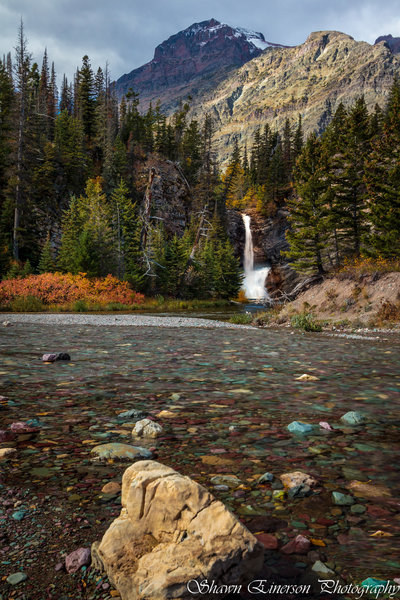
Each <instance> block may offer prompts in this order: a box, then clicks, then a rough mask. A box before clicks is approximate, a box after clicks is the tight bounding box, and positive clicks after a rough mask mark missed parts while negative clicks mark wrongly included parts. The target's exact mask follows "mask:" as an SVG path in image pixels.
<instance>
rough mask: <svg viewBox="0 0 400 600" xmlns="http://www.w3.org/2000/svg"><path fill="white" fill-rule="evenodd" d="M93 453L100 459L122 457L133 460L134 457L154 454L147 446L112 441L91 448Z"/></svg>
mask: <svg viewBox="0 0 400 600" xmlns="http://www.w3.org/2000/svg"><path fill="white" fill-rule="evenodd" d="M91 453H92V454H95V455H97V457H98V458H99V459H100V460H104V459H109V458H120V459H124V460H128V459H129V460H132V459H134V458H136V459H139V458H144V459H150V458H151V457H152V456H153V454H152V452H150V450H147V448H142V447H140V446H129V444H120V443H117V442H116V443H111V444H101V445H100V446H95V447H94V448H92V450H91Z"/></svg>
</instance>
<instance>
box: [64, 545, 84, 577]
mask: <svg viewBox="0 0 400 600" xmlns="http://www.w3.org/2000/svg"><path fill="white" fill-rule="evenodd" d="M88 564H90V548H78V549H77V550H74V551H73V552H71V554H68V556H67V557H66V558H65V570H66V571H67V573H76V571H78V570H79V569H80V568H81V567H83V566H84V565H88Z"/></svg>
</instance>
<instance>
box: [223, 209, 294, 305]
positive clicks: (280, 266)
mask: <svg viewBox="0 0 400 600" xmlns="http://www.w3.org/2000/svg"><path fill="white" fill-rule="evenodd" d="M246 214H247V215H249V216H250V228H251V234H252V241H253V250H254V262H255V264H256V265H257V264H269V265H271V270H270V271H269V273H268V276H267V281H266V289H267V291H268V293H269V295H270V296H271V297H272V298H274V299H279V298H280V297H282V295H285V294H290V292H292V290H293V289H294V288H295V287H296V285H297V284H298V283H299V282H300V281H301V280H302V277H301V276H300V275H299V274H298V273H296V272H295V271H294V270H293V269H292V268H291V267H290V264H288V262H287V260H286V258H285V257H284V256H282V252H284V251H285V250H288V249H289V244H288V242H287V241H286V238H285V232H286V230H287V228H288V222H287V214H288V213H287V211H286V210H284V209H279V210H278V211H277V213H276V215H274V216H273V217H263V216H262V215H260V214H259V213H258V212H257V211H256V210H255V209H247V210H246ZM227 221H228V227H227V231H228V235H229V238H230V240H231V242H232V244H233V245H234V247H235V249H236V255H237V256H239V257H240V259H241V260H243V253H244V245H245V229H244V224H243V219H242V216H241V214H240V213H239V212H238V211H236V210H228V214H227Z"/></svg>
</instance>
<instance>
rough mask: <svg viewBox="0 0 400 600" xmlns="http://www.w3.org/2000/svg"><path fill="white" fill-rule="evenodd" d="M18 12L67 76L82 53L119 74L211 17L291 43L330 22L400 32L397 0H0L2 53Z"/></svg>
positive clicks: (34, 44) (370, 33)
mask: <svg viewBox="0 0 400 600" xmlns="http://www.w3.org/2000/svg"><path fill="white" fill-rule="evenodd" d="M21 16H22V19H23V21H24V27H25V34H26V37H27V39H28V47H29V50H30V52H32V54H33V58H34V60H36V61H38V62H39V64H40V63H41V59H42V56H43V50H44V48H45V47H47V51H48V56H49V59H50V61H54V63H55V67H56V71H57V73H58V76H59V77H60V75H61V74H62V73H64V72H65V73H66V75H67V77H68V78H69V79H71V77H72V76H73V73H74V71H75V70H76V67H77V66H79V65H80V64H81V59H82V56H83V55H84V54H88V55H89V57H90V60H91V63H92V66H93V68H97V67H98V66H104V65H105V63H106V61H108V63H109V67H110V71H111V76H112V78H118V77H120V76H121V75H122V74H124V73H127V72H129V71H131V70H132V69H134V68H136V67H139V66H140V65H142V64H144V63H145V62H148V61H149V60H151V59H152V58H153V53H154V48H155V47H156V46H157V45H158V44H160V43H161V42H162V41H163V40H165V39H167V38H168V37H169V36H170V35H173V34H174V33H177V32H178V31H180V30H182V29H185V28H186V27H188V26H189V25H191V24H192V23H196V22H199V21H204V20H206V19H210V18H211V17H214V18H215V19H217V20H219V21H222V22H224V23H228V24H229V25H233V26H240V27H245V28H247V29H253V30H256V31H261V32H262V33H263V34H264V35H265V38H266V40H268V41H270V42H279V43H282V44H287V45H297V44H301V43H302V42H304V40H305V39H306V37H307V36H308V35H309V33H311V32H312V31H319V30H326V29H335V30H339V31H343V32H345V33H348V34H349V35H352V36H353V37H354V38H355V39H357V40H364V41H367V42H370V43H373V42H374V41H375V39H376V38H377V37H378V36H380V35H384V34H388V33H391V34H392V35H393V36H400V14H399V0H385V3H384V4H382V3H381V2H378V1H377V0H371V1H368V0H351V1H349V0H331V1H330V2H329V3H328V2H326V1H325V0H219V1H218V2H216V0H140V1H139V0H0V55H3V53H7V52H8V51H10V50H12V51H13V48H14V47H15V44H16V36H17V29H18V25H19V21H20V18H21Z"/></svg>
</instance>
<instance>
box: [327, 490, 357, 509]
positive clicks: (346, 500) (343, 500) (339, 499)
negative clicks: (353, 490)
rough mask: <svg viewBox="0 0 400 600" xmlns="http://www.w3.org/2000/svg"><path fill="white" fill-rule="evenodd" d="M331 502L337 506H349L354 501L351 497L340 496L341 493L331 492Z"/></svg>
mask: <svg viewBox="0 0 400 600" xmlns="http://www.w3.org/2000/svg"><path fill="white" fill-rule="evenodd" d="M332 497H333V501H334V503H335V504H337V505H338V506H351V505H352V504H354V502H355V500H354V498H353V496H348V495H347V494H342V493H341V492H332Z"/></svg>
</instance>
